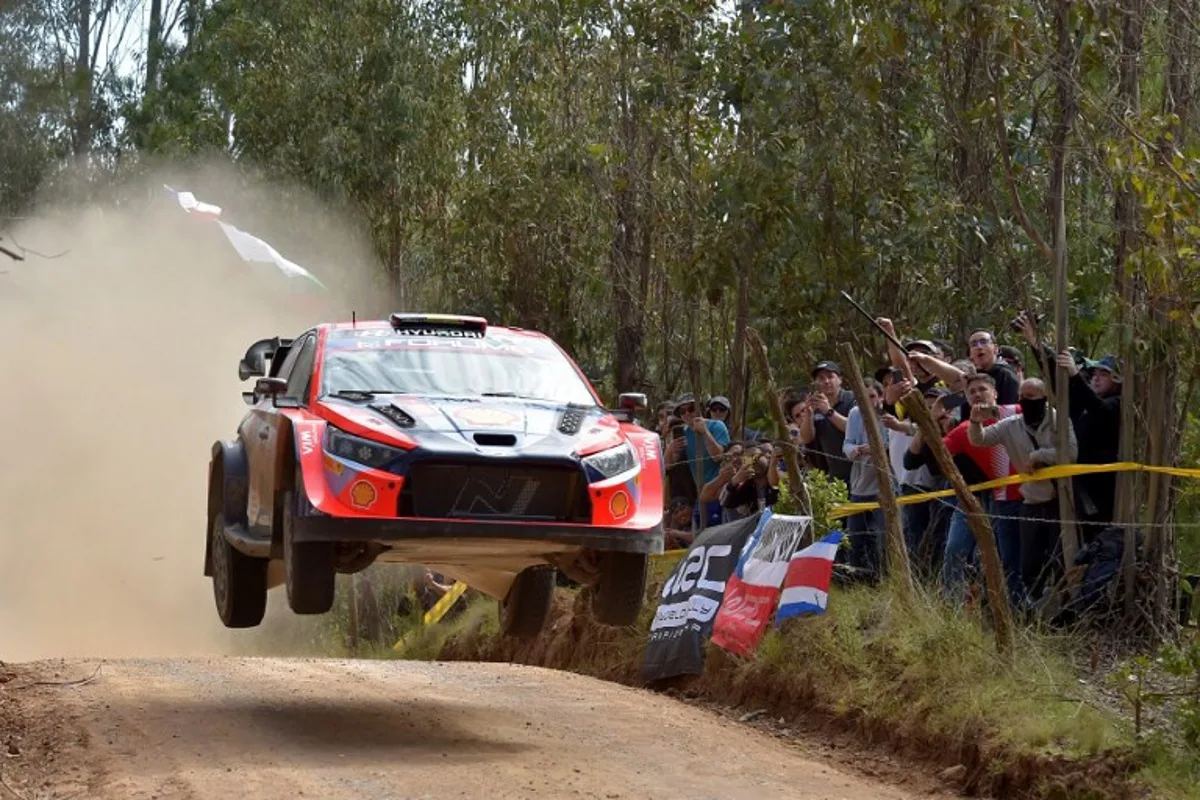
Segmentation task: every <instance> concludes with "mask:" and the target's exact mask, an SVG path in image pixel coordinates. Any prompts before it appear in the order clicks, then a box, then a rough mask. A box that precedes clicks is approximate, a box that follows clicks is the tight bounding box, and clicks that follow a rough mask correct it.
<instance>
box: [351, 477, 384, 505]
mask: <svg viewBox="0 0 1200 800" xmlns="http://www.w3.org/2000/svg"><path fill="white" fill-rule="evenodd" d="M378 496H379V494H378V493H377V492H376V491H375V487H374V486H372V485H371V482H370V481H359V482H358V483H356V484H354V485H353V486H351V487H350V503H351V504H352V505H353V506H354V507H355V508H368V507H370V506H372V505H374V503H375V499H376V498H377V497H378Z"/></svg>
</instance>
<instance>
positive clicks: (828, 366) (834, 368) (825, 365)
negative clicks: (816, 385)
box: [812, 361, 842, 378]
mask: <svg viewBox="0 0 1200 800" xmlns="http://www.w3.org/2000/svg"><path fill="white" fill-rule="evenodd" d="M825 370H829V371H830V372H836V373H837V374H838V375H841V374H842V368H841V367H840V366H838V363H837V362H836V361H822V362H821V363H820V364H817V365H816V366H815V367H813V371H812V376H813V377H814V378H815V377H817V373H818V372H824V371H825Z"/></svg>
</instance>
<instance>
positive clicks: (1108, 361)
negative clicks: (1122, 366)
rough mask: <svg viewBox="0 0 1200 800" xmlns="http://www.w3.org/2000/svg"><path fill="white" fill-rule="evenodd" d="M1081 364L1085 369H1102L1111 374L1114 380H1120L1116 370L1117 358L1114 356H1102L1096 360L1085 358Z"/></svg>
mask: <svg viewBox="0 0 1200 800" xmlns="http://www.w3.org/2000/svg"><path fill="white" fill-rule="evenodd" d="M1083 366H1084V367H1085V368H1087V369H1102V370H1104V371H1106V372H1108V373H1109V374H1111V375H1112V376H1113V379H1114V380H1120V374H1119V373H1118V371H1117V359H1116V357H1115V356H1104V357H1103V358H1101V359H1100V360H1098V361H1093V360H1091V359H1090V358H1085V359H1084V360H1083Z"/></svg>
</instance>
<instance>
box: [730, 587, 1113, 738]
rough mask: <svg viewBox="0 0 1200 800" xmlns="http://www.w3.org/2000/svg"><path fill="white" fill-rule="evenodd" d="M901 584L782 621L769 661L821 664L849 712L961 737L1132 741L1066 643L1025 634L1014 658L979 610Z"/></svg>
mask: <svg viewBox="0 0 1200 800" xmlns="http://www.w3.org/2000/svg"><path fill="white" fill-rule="evenodd" d="M896 598H897V594H896V593H895V592H892V591H887V590H883V591H881V590H878V589H867V588H857V587H856V588H850V589H845V590H840V591H839V590H837V589H835V590H834V594H833V596H832V598H831V600H830V604H829V610H828V613H827V615H826V616H825V617H824V618H803V619H799V620H795V621H793V622H790V623H789V624H788V626H787V628H786V630H784V631H783V632H779V631H776V630H772V631H771V632H770V633H768V635H767V637H766V641H764V643H763V644H764V647H763V651H762V652H761V653H760V654H759V657H758V658H756V659H755V660H753V661H750V662H748V663H747V664H746V666H745V669H747V670H749V671H750V672H751V674H752V675H754V674H756V673H761V672H763V671H780V670H789V669H791V670H796V669H798V670H799V671H800V672H807V671H809V670H810V669H811V667H817V670H818V671H819V672H820V673H821V674H823V675H825V676H826V677H825V678H824V679H823V683H824V688H823V689H822V690H821V694H822V695H823V696H824V697H826V698H827V700H826V702H828V703H829V704H830V705H831V706H832V707H833V708H834V709H835V710H836V711H838V712H839V713H843V714H845V713H854V714H869V715H872V716H876V717H879V718H880V719H883V720H887V721H888V722H889V723H890V724H893V725H897V726H899V727H900V728H902V729H905V730H910V729H911V730H920V731H923V732H924V733H925V734H926V735H934V736H939V737H945V738H948V739H950V740H952V741H968V740H971V739H973V738H978V735H979V734H980V733H981V732H986V735H987V737H988V738H989V739H994V740H995V741H997V742H999V743H1003V744H1008V745H1012V746H1015V747H1018V748H1021V749H1029V750H1035V749H1036V750H1046V749H1049V750H1052V751H1054V752H1057V753H1062V754H1068V755H1094V754H1096V753H1098V752H1101V751H1103V750H1106V749H1109V748H1112V747H1114V746H1117V745H1118V744H1121V743H1122V742H1125V741H1127V735H1126V734H1125V733H1124V732H1123V730H1122V728H1121V725H1120V723H1119V720H1117V719H1114V718H1113V717H1112V715H1110V714H1108V713H1106V712H1104V711H1102V710H1100V709H1099V708H1098V707H1097V705H1098V704H1093V703H1091V702H1089V701H1090V700H1091V698H1089V696H1088V692H1087V691H1086V687H1084V686H1081V684H1080V683H1079V681H1078V680H1077V679H1076V677H1075V674H1074V671H1073V669H1072V667H1071V663H1070V661H1069V660H1068V658H1067V657H1066V653H1065V652H1064V650H1063V647H1064V646H1063V645H1060V644H1059V643H1058V642H1055V641H1054V640H1051V639H1049V638H1047V637H1040V636H1036V635H1034V634H1030V633H1024V634H1019V635H1018V640H1017V642H1016V647H1015V648H1014V652H1013V654H1012V656H1011V657H1009V658H1002V657H1001V656H1000V655H999V654H998V653H997V652H996V648H995V644H994V640H993V638H992V637H991V636H990V634H989V633H987V632H986V631H984V630H983V629H982V628H981V626H980V625H979V624H978V622H977V621H975V620H974V619H972V618H971V617H969V616H967V615H966V614H964V613H961V612H958V611H953V610H950V609H948V608H946V607H945V606H943V605H941V604H940V603H938V602H936V601H933V600H931V599H928V598H923V597H921V598H918V600H917V601H916V602H915V603H913V604H912V605H902V604H900V603H899V602H898V601H897V599H896Z"/></svg>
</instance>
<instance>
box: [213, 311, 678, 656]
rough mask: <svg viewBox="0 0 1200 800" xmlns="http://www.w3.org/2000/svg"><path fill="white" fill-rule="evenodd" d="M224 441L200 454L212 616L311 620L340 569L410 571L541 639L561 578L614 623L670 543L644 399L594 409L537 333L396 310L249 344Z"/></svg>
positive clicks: (562, 357) (575, 375)
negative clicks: (483, 603) (234, 420)
mask: <svg viewBox="0 0 1200 800" xmlns="http://www.w3.org/2000/svg"><path fill="white" fill-rule="evenodd" d="M238 374H239V377H240V378H241V379H242V380H243V381H246V380H249V379H251V378H254V379H255V383H254V388H253V390H252V391H247V392H243V398H244V399H245V401H246V403H247V404H249V405H250V406H251V408H250V411H249V412H247V414H246V415H245V417H244V418H243V419H242V422H241V424H240V425H239V426H238V429H237V435H236V436H235V437H234V438H232V439H229V440H225V441H218V442H216V443H215V444H214V445H213V448H212V459H211V461H210V463H209V479H208V532H207V537H208V540H207V541H208V544H207V548H206V555H205V561H204V574H205V575H206V576H209V577H211V578H212V584H213V594H214V598H215V600H216V606H217V611H218V614H219V616H220V618H221V621H222V622H223V623H224V624H225V625H226V626H228V627H231V628H245V627H253V626H256V625H258V624H259V623H260V622H261V621H262V619H263V614H264V611H265V609H266V603H267V592H268V590H269V589H271V588H274V587H276V586H279V585H283V586H285V587H286V594H287V601H288V605H289V607H290V608H291V609H292V611H293V612H294V613H297V614H323V613H326V612H328V611H329V610H330V608H331V607H332V605H333V599H334V578H335V575H336V574H337V573H353V572H357V571H360V570H363V569H365V568H366V567H368V566H369V565H371V564H372V563H374V562H375V561H383V562H405V563H411V564H423V565H426V566H427V567H429V568H430V569H433V570H435V571H437V572H440V573H442V574H445V575H448V576H450V577H452V578H455V579H457V580H461V581H463V582H464V583H466V584H467V585H469V586H471V587H474V588H476V589H478V590H480V591H482V592H484V593H485V594H488V595H491V596H492V597H495V598H496V599H497V600H499V601H500V618H501V624H502V628H503V630H504V632H505V633H506V634H509V635H514V636H520V637H529V636H535V635H537V633H538V632H539V631H540V630H541V629H542V628H543V627H544V625H545V624H546V621H547V619H548V617H549V611H550V602H551V596H552V594H553V591H554V587H555V584H556V579H557V577H558V573H559V572H560V571H561V572H562V573H563V574H565V575H566V576H567V577H569V578H571V579H572V580H574V581H576V582H578V583H580V584H582V585H584V586H588V587H591V593H592V609H593V611H594V616H595V617H596V618H597V619H598V620H599V621H600V622H602V623H605V624H610V625H627V624H630V623H632V622H633V621H634V620H635V619H636V617H637V614H638V611H639V610H640V608H641V604H642V598H643V593H644V591H645V585H646V574H647V566H648V558H649V555H650V554H653V553H658V552H661V551H662V548H663V528H662V507H663V495H662V492H663V483H664V475H665V469H664V463H663V453H662V450H661V445H660V443H659V438H658V436H657V435H656V434H654V433H653V432H651V431H648V430H645V429H644V428H642V427H640V426H639V425H638V424H637V423H636V421H635V418H634V411H635V409H636V408H638V407H644V406H645V397H644V396H642V395H633V394H627V395H622V396H621V397H620V399H619V401H618V404H617V408H616V409H609V408H606V407H605V406H604V405H603V404H602V403H601V401H600V399H599V397H598V396H597V394H596V392H595V390H594V389H593V387H592V385H591V384H590V383H589V382H588V380H587V378H586V377H585V376H584V374H583V372H582V371H581V370H580V369H579V368H578V366H577V365H576V364H575V362H574V361H572V360H571V358H570V357H569V356H568V355H567V354H566V353H565V352H564V351H563V350H562V349H561V348H560V347H559V346H558V345H557V344H555V343H554V342H553V341H552V340H551V339H550V338H548V337H546V336H544V335H542V334H540V333H536V332H533V331H527V330H521V329H518V328H501V327H498V326H493V325H489V324H488V322H487V320H485V319H482V318H479V317H465V316H448V315H430V314H392V315H391V316H390V317H389V318H388V319H387V320H380V321H370V322H362V321H357V320H355V321H351V322H343V323H327V324H322V325H318V326H316V327H314V328H312V329H310V330H307V331H305V332H304V333H302V334H300V335H299V336H297V337H295V338H293V339H285V338H280V337H275V338H270V339H263V340H261V341H258V342H255V343H254V344H253V345H251V346H250V348H249V349H248V350H247V351H246V353H245V355H244V357H243V358H242V360H241V362H240V364H239V366H238Z"/></svg>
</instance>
